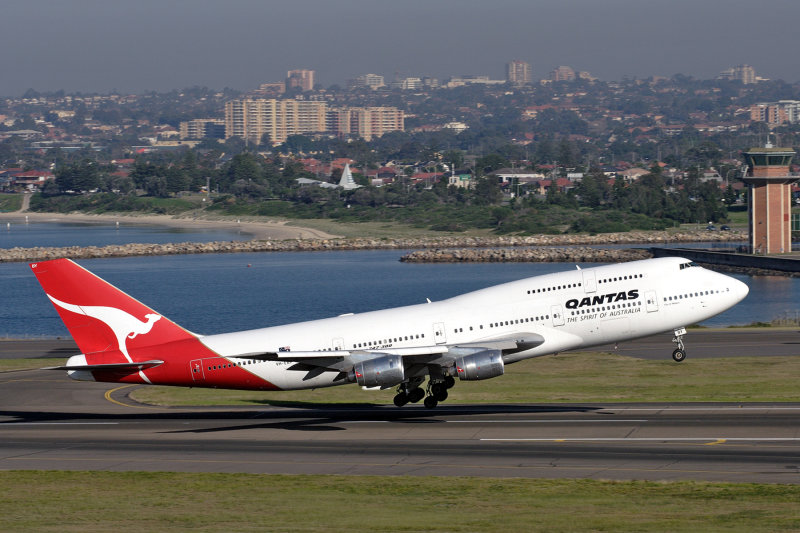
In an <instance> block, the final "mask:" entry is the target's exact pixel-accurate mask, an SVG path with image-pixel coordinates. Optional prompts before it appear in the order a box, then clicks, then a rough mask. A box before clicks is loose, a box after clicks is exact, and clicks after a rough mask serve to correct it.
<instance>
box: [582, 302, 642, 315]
mask: <svg viewBox="0 0 800 533" xmlns="http://www.w3.org/2000/svg"><path fill="white" fill-rule="evenodd" d="M639 305H642V302H625V303H622V304H611V305H604V306H602V307H591V308H589V309H579V310H577V311H572V312H570V315H572V316H575V315H586V314H591V313H596V312H598V311H613V310H615V309H626V308H628V307H636V306H639Z"/></svg>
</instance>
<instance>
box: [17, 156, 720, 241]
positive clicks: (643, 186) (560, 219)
mask: <svg viewBox="0 0 800 533" xmlns="http://www.w3.org/2000/svg"><path fill="white" fill-rule="evenodd" d="M162 157H163V158H164V160H163V161H160V162H152V161H149V160H146V159H144V158H142V157H140V158H138V159H137V160H136V163H135V164H134V166H133V169H132V170H131V172H130V176H128V177H119V176H114V175H112V174H110V173H107V171H106V173H104V171H103V167H102V166H101V165H98V164H97V163H96V162H94V161H92V160H91V159H84V160H82V161H77V162H73V163H71V164H64V165H62V166H60V167H59V168H58V169H57V171H56V179H55V181H54V182H48V183H47V184H46V185H45V187H44V189H43V191H42V193H41V194H40V195H36V196H35V197H34V198H33V199H32V200H31V206H30V208H31V210H33V211H47V212H61V213H64V212H72V211H84V212H93V213H105V212H109V211H138V212H154V213H161V214H178V213H183V212H187V211H199V210H202V211H204V212H205V213H206V214H210V215H215V214H216V215H230V216H236V217H241V216H268V217H284V218H293V219H332V220H336V221H342V222H392V223H401V224H406V225H409V226H413V227H424V228H428V229H429V230H433V231H447V232H463V231H467V230H470V229H486V230H491V231H492V232H494V233H496V234H510V233H513V234H523V235H526V234H537V233H538V234H542V233H563V232H573V233H574V232H588V233H601V232H617V231H629V230H632V229H642V230H649V229H666V228H669V227H674V226H676V225H679V224H680V223H685V222H703V223H705V222H706V221H709V220H713V221H725V220H727V218H726V217H727V212H726V207H725V206H726V202H725V201H723V200H724V199H723V194H722V192H721V191H720V189H719V187H718V186H717V185H716V183H713V182H708V183H704V182H702V181H701V179H700V175H699V173H698V172H697V170H696V169H695V170H694V171H692V172H689V175H688V177H687V178H686V179H685V180H684V183H683V187H682V188H680V189H678V188H672V187H668V186H667V182H666V179H665V177H664V176H663V175H662V170H661V167H660V166H658V165H654V166H653V167H652V169H651V171H650V172H649V173H647V174H645V175H643V176H642V177H640V178H639V179H638V180H636V181H635V182H633V183H626V182H625V181H624V180H623V179H622V178H616V180H614V181H613V182H609V179H608V177H606V176H605V174H604V173H603V172H602V171H601V169H600V168H598V167H592V168H590V169H588V171H587V172H586V173H585V174H584V175H583V177H582V179H581V180H580V182H578V183H576V184H574V187H573V188H568V189H562V188H559V187H558V186H556V185H555V184H554V185H552V186H550V187H549V188H548V189H547V191H546V194H540V193H539V192H540V191H534V190H528V188H529V187H530V184H524V183H520V184H518V185H517V186H516V187H515V189H516V190H515V191H514V194H511V193H509V192H508V191H505V192H504V191H503V190H502V189H501V186H500V183H499V181H498V179H497V177H496V176H494V175H492V174H491V173H490V172H491V171H492V170H496V169H499V168H501V167H502V166H503V165H508V164H509V162H508V161H506V160H505V159H503V158H502V157H500V156H497V155H494V156H486V157H484V158H481V159H479V160H478V162H477V163H476V170H475V175H474V176H473V177H471V180H472V183H473V186H472V187H470V188H465V187H457V186H455V185H448V183H447V181H446V180H447V178H446V176H445V177H441V178H437V180H432V181H430V182H427V183H426V182H412V181H411V179H410V178H409V177H407V176H398V177H397V178H396V180H395V181H394V182H392V183H390V184H386V185H384V186H381V187H375V186H372V185H370V184H368V183H367V182H366V180H365V179H364V178H363V177H360V179H361V181H362V183H363V184H364V186H362V187H361V188H358V189H354V190H342V189H337V188H323V187H320V186H318V185H301V184H300V183H299V182H298V181H297V180H298V178H309V179H313V178H315V176H314V175H313V174H311V173H310V172H308V171H306V170H305V169H304V167H303V164H302V163H301V162H300V161H298V160H296V159H293V158H284V157H280V156H276V157H265V156H263V155H260V154H254V153H250V152H242V153H239V154H237V155H235V156H233V158H232V159H230V161H228V162H227V163H225V164H224V165H222V166H221V167H219V168H217V167H215V166H208V165H210V164H211V161H209V162H203V161H199V160H198V159H197V158H196V157H195V155H194V153H193V152H186V153H185V154H178V155H172V156H171V157H172V159H170V156H168V155H162ZM454 157H455V155H454ZM459 157H463V155H461V156H459ZM206 179H208V180H210V182H211V183H213V184H214V186H215V188H216V191H217V193H216V194H215V195H214V198H213V199H212V198H209V199H208V201H205V200H206V198H205V197H203V196H201V195H198V194H194V195H189V196H186V195H185V194H184V193H183V192H182V191H186V190H193V191H196V190H199V188H200V187H201V186H203V185H205V181H206ZM81 191H83V193H82V194H79V192H81ZM87 191H98V192H93V193H89V192H87ZM137 191H138V192H137ZM730 192H731V193H732V192H733V191H732V190H731V191H730ZM141 194H144V196H142V195H141ZM733 198H734V197H731V198H726V199H725V200H727V201H728V203H732V202H733Z"/></svg>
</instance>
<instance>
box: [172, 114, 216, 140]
mask: <svg viewBox="0 0 800 533" xmlns="http://www.w3.org/2000/svg"><path fill="white" fill-rule="evenodd" d="M179 131H180V136H181V139H224V138H225V121H224V120H222V119H219V118H197V119H194V120H189V121H186V122H181V123H180V125H179Z"/></svg>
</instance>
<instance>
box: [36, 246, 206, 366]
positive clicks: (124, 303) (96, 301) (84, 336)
mask: <svg viewBox="0 0 800 533" xmlns="http://www.w3.org/2000/svg"><path fill="white" fill-rule="evenodd" d="M30 266H31V270H33V273H34V274H35V275H36V278H37V279H38V280H39V283H40V284H41V285H42V288H43V289H44V292H45V293H46V294H47V297H48V298H50V301H51V302H52V303H53V305H54V306H55V308H56V311H58V314H59V315H60V316H61V319H62V320H63V321H64V324H65V325H66V326H67V329H68V330H69V332H70V334H71V335H72V338H73V339H75V342H76V343H77V344H78V347H79V348H80V349H81V351H82V352H83V353H84V354H90V353H96V352H105V351H119V352H121V353H122V355H123V356H124V357H125V359H127V361H128V362H130V361H131V357H130V355H129V354H128V352H129V350H132V349H134V348H143V347H148V346H154V345H157V344H163V343H167V342H173V341H179V340H185V339H193V338H196V337H195V336H194V335H193V334H191V333H189V332H188V331H186V330H185V329H183V328H182V327H180V326H178V325H177V324H175V323H174V322H171V321H169V320H167V319H166V318H164V317H162V316H161V315H159V314H158V313H156V312H155V311H153V310H152V309H150V308H149V307H147V306H146V305H144V304H142V303H141V302H139V301H137V300H136V299H134V298H131V297H130V296H128V295H127V294H125V293H124V292H122V291H121V290H119V289H117V288H116V287H114V286H113V285H111V284H110V283H108V282H106V281H103V280H102V279H100V278H98V277H97V276H95V275H94V274H92V273H91V272H89V271H88V270H86V269H84V268H83V267H81V266H79V265H77V264H76V263H74V262H72V261H71V260H69V259H55V260H53V261H42V262H40V263H31V265H30Z"/></svg>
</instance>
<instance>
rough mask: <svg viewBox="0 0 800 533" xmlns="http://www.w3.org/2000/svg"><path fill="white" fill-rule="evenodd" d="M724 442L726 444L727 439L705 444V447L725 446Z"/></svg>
mask: <svg viewBox="0 0 800 533" xmlns="http://www.w3.org/2000/svg"><path fill="white" fill-rule="evenodd" d="M726 442H728V439H717V440H715V441H714V442H707V443H706V444H705V445H706V446H715V445H717V444H725V443H726Z"/></svg>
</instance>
